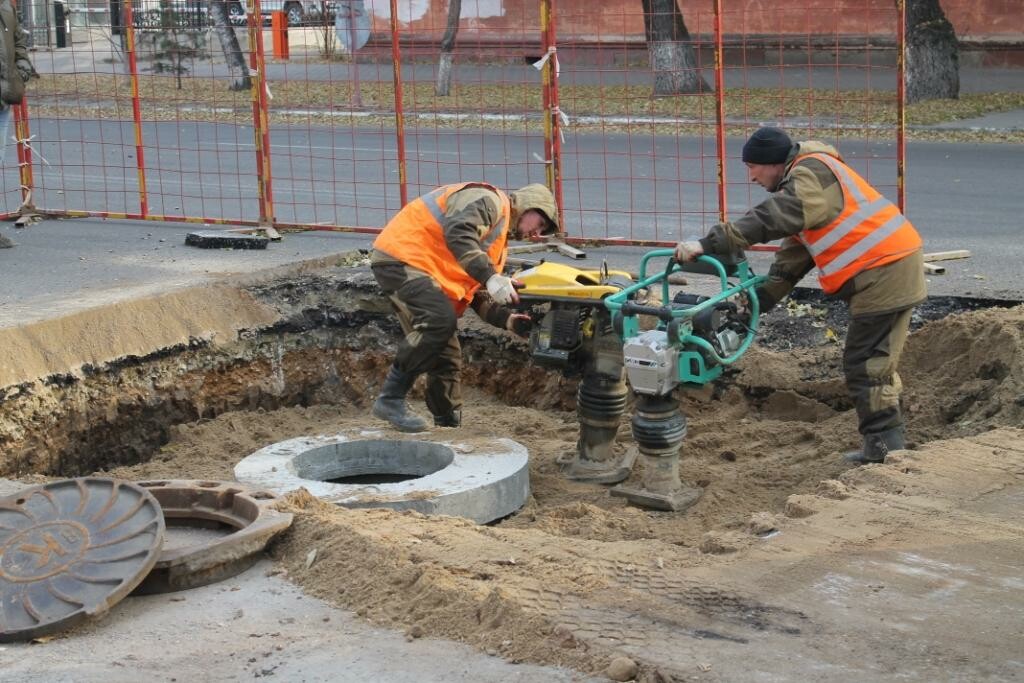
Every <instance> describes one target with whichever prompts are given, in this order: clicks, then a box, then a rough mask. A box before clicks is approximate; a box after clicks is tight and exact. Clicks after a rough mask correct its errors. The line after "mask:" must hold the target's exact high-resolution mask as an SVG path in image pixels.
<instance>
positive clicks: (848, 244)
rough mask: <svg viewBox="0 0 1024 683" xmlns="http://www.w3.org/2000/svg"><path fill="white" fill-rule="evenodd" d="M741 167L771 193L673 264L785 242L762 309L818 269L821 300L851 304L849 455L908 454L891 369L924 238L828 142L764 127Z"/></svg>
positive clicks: (917, 297) (920, 281) (920, 275)
mask: <svg viewBox="0 0 1024 683" xmlns="http://www.w3.org/2000/svg"><path fill="white" fill-rule="evenodd" d="M743 162H744V163H745V164H746V165H747V168H748V169H749V171H748V172H749V176H750V181H751V182H754V183H757V184H758V185H760V186H761V187H763V188H764V189H766V190H768V192H770V193H771V195H770V196H769V197H768V199H766V200H764V201H763V202H761V203H760V204H758V205H757V206H755V207H754V208H752V209H750V210H749V211H747V213H745V214H744V215H743V216H741V217H740V218H738V219H737V220H735V221H732V222H727V223H719V224H718V225H716V226H715V227H714V228H712V229H711V230H710V231H709V232H708V234H707V235H706V236H705V237H703V238H702V239H700V240H699V241H693V242H680V243H679V244H678V245H677V246H676V252H675V256H676V259H677V260H678V261H680V262H683V261H690V260H693V259H695V258H696V257H697V256H699V255H701V254H733V253H736V252H738V251H741V250H744V249H746V248H748V247H749V246H750V245H752V244H757V243H762V242H770V241H771V240H776V239H782V245H781V247H780V249H779V251H778V252H777V253H776V255H775V261H774V263H773V264H772V266H771V268H770V269H769V271H768V281H767V282H766V283H765V284H764V285H763V286H761V287H759V288H758V289H757V292H756V294H757V299H758V303H759V305H760V310H761V311H762V312H764V311H767V310H769V309H770V308H772V307H773V306H774V305H775V304H776V303H778V301H779V300H780V299H781V298H782V297H784V296H786V295H787V294H789V292H791V291H792V290H793V287H794V286H796V284H797V283H798V282H799V281H800V279H801V278H802V277H803V276H804V275H806V274H807V273H808V272H809V271H810V270H811V268H812V267H817V269H818V281H819V282H820V283H821V288H822V290H824V292H825V294H827V295H829V296H832V297H835V298H838V299H842V300H843V301H846V302H847V303H848V305H849V307H850V326H849V329H848V331H847V334H846V347H845V349H844V351H843V372H844V374H845V375H846V387H847V390H848V391H849V393H850V398H851V399H852V400H853V402H854V405H855V406H856V409H857V419H858V431H859V432H860V433H861V435H862V437H863V445H862V448H861V450H860V451H855V452H853V453H848V454H846V456H845V459H846V460H847V461H849V462H855V463H858V464H864V463H870V462H883V461H884V460H885V456H886V455H887V454H888V453H889V452H890V451H894V450H899V449H901V448H905V441H904V428H903V418H902V416H901V414H900V405H899V398H900V389H901V388H902V385H901V383H900V377H899V375H898V374H897V372H896V366H897V364H898V363H899V359H900V354H901V353H902V351H903V344H904V342H905V341H906V338H907V332H908V330H909V327H910V314H911V311H912V310H913V308H914V306H916V305H917V304H919V303H921V302H922V301H924V300H925V298H926V297H927V291H926V289H925V281H924V254H923V253H922V242H921V237H920V235H918V233H917V230H915V229H914V226H913V225H911V224H910V221H908V220H907V219H906V217H905V216H903V214H902V213H900V210H899V208H898V207H896V205H894V204H893V203H892V202H890V201H889V200H887V199H886V198H885V197H883V196H882V195H881V194H879V193H878V191H877V190H875V188H873V187H872V186H871V185H869V184H868V183H867V181H865V180H864V179H863V178H861V177H860V176H859V175H857V174H856V173H855V172H854V171H853V169H851V168H850V167H849V166H847V165H846V164H845V163H844V162H843V159H842V157H841V156H839V152H837V151H836V149H835V148H834V147H832V146H830V145H827V144H824V143H822V142H815V141H806V142H800V143H797V144H793V142H792V141H791V140H790V139H789V136H788V135H786V133H785V132H783V131H782V130H780V129H778V128H761V129H760V130H758V131H757V132H755V133H754V134H753V135H752V136H751V137H750V139H749V140H747V142H746V144H744V145H743Z"/></svg>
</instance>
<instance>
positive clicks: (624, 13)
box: [366, 0, 1024, 41]
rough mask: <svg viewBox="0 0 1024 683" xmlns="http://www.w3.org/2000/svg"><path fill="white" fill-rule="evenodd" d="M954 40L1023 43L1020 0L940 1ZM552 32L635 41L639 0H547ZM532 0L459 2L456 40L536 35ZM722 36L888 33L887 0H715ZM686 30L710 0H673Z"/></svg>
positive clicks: (378, 9) (434, 22)
mask: <svg viewBox="0 0 1024 683" xmlns="http://www.w3.org/2000/svg"><path fill="white" fill-rule="evenodd" d="M941 2H942V7H943V9H944V10H945V12H946V16H947V17H948V18H949V20H950V21H951V22H952V23H953V27H954V28H955V29H956V32H957V35H958V36H959V37H960V38H961V39H972V40H1000V41H1024V1H1022V0H941ZM555 4H556V12H557V14H556V18H557V21H558V33H559V35H561V36H563V37H570V36H575V37H578V38H587V39H597V40H608V41H615V40H617V41H621V40H642V39H643V21H642V19H641V16H640V8H641V3H640V0H555ZM366 5H367V7H368V8H370V9H371V10H372V11H373V14H374V19H375V21H374V24H375V25H374V29H375V30H377V31H384V32H387V31H388V26H389V25H388V16H389V2H388V0H366ZM398 5H399V12H398V14H399V23H400V26H401V28H402V30H403V31H407V32H409V33H411V34H413V35H415V36H417V37H421V38H426V39H433V40H439V39H440V36H441V35H442V34H443V33H444V27H445V21H446V18H447V11H448V10H447V8H448V2H447V0H399V2H398ZM539 5H540V2H539V0H463V2H462V22H461V24H460V32H461V33H462V36H463V37H464V38H468V37H469V35H470V34H471V33H479V34H481V35H478V36H476V37H477V38H478V39H479V38H482V37H484V36H486V37H487V38H488V39H490V38H499V37H500V38H507V39H511V40H530V41H533V40H535V39H536V28H537V27H538V26H539V24H540V9H539ZM722 5H723V8H724V15H723V23H724V30H725V33H726V34H732V35H737V34H744V35H786V34H789V35H816V34H817V35H821V34H824V35H839V36H842V35H865V34H875V35H894V33H895V31H894V29H893V28H892V18H893V17H894V16H895V10H894V6H895V2H894V0H798V1H797V2H796V3H795V4H794V3H793V2H790V3H783V2H779V0H722ZM679 6H680V8H681V9H682V11H683V15H684V17H685V19H686V24H687V28H688V29H689V30H690V32H691V33H701V34H710V33H711V32H712V17H713V15H712V3H711V0H679Z"/></svg>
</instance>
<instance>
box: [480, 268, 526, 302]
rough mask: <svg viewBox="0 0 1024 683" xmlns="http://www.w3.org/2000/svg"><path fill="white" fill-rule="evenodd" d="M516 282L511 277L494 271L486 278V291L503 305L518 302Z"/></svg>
mask: <svg viewBox="0 0 1024 683" xmlns="http://www.w3.org/2000/svg"><path fill="white" fill-rule="evenodd" d="M516 284H517V283H516V281H515V280H513V279H512V278H510V277H506V276H504V275H499V274H498V273H495V274H494V275H492V276H490V277H489V278H487V293H488V294H490V295H491V298H492V299H494V300H495V301H496V302H498V303H499V304H501V305H503V306H508V305H509V304H513V303H519V295H518V294H517V293H516Z"/></svg>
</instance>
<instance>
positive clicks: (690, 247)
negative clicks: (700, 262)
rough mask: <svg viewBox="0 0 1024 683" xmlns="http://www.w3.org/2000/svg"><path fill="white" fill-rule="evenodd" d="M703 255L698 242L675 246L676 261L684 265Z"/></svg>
mask: <svg viewBox="0 0 1024 683" xmlns="http://www.w3.org/2000/svg"><path fill="white" fill-rule="evenodd" d="M703 253H704V247H702V246H701V245H700V242H680V243H679V244H677V245H676V254H675V256H676V261H679V263H686V262H687V261H692V260H694V259H695V258H697V257H698V256H700V255H701V254H703Z"/></svg>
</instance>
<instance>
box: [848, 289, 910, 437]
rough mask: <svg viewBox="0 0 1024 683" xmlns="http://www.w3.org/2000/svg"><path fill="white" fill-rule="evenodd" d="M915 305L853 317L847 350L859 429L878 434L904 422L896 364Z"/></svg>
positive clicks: (849, 389)
mask: <svg viewBox="0 0 1024 683" xmlns="http://www.w3.org/2000/svg"><path fill="white" fill-rule="evenodd" d="M912 311H913V309H912V308H907V309H904V310H902V311H894V312H892V313H883V314H880V315H865V316H858V317H855V318H852V319H851V320H850V327H849V329H848V331H847V333H846V348H845V349H844V351H843V373H844V374H845V376H846V388H847V390H848V391H849V393H850V398H851V399H852V400H853V403H854V406H855V407H856V409H857V430H858V431H859V432H860V433H861V434H878V433H880V432H884V431H886V430H889V429H891V428H893V427H899V426H901V425H902V424H903V417H902V415H901V414H900V392H901V391H902V389H903V384H902V382H901V381H900V376H899V373H897V372H896V366H897V365H898V364H899V361H900V355H901V354H902V353H903V345H904V343H905V342H906V340H907V333H908V331H909V330H910V315H911V313H912Z"/></svg>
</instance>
